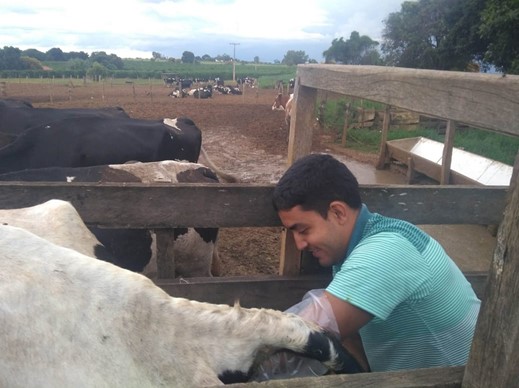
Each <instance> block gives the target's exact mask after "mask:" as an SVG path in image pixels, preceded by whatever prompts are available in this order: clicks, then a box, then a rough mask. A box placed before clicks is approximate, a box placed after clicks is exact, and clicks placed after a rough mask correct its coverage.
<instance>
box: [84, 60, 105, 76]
mask: <svg viewBox="0 0 519 388" xmlns="http://www.w3.org/2000/svg"><path fill="white" fill-rule="evenodd" d="M87 74H88V75H89V76H90V77H92V79H93V80H94V81H100V80H101V78H102V77H106V76H107V75H108V69H107V68H106V67H104V66H103V65H101V64H100V63H99V62H94V63H93V64H92V66H90V68H89V69H88V70H87Z"/></svg>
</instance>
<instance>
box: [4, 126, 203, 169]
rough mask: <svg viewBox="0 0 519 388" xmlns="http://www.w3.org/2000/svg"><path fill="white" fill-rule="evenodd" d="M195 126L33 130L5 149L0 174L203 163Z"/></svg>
mask: <svg viewBox="0 0 519 388" xmlns="http://www.w3.org/2000/svg"><path fill="white" fill-rule="evenodd" d="M201 142H202V135H201V132H200V130H199V129H198V127H196V125H192V126H189V127H188V128H187V129H186V130H182V131H178V130H174V129H172V128H170V127H168V126H167V125H165V124H164V123H163V122H162V121H159V120H136V119H126V118H98V117H80V118H74V119H65V120H61V121H58V122H54V123H49V124H45V125H42V126H39V127H33V128H30V129H28V130H26V131H24V132H23V133H22V134H21V135H20V136H19V137H18V138H17V139H16V141H15V142H13V143H11V144H9V145H7V146H6V147H3V148H1V149H0V172H1V173H5V172H10V171H18V170H23V169H34V168H43V167H85V166H96V165H104V164H122V163H125V162H128V161H140V162H153V161H159V160H168V159H177V160H187V161H190V162H196V161H198V156H199V153H200V148H201Z"/></svg>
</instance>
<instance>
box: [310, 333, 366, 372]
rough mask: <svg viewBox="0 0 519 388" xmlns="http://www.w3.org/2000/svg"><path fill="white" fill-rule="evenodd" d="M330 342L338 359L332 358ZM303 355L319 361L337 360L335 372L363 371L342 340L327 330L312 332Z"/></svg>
mask: <svg viewBox="0 0 519 388" xmlns="http://www.w3.org/2000/svg"><path fill="white" fill-rule="evenodd" d="M330 344H331V345H332V346H333V348H334V349H335V352H336V353H337V359H336V360H332V359H331V354H330ZM302 355H303V356H306V357H310V358H315V359H316V360H318V361H321V362H325V361H332V362H335V367H334V369H333V370H334V372H335V373H337V374H343V373H360V372H363V370H362V368H361V367H360V365H359V363H358V362H357V361H356V360H355V358H353V356H352V355H351V354H350V353H349V352H348V351H347V350H346V349H345V348H344V347H343V346H342V344H341V343H340V341H339V340H338V339H337V338H335V337H334V336H332V335H330V334H329V333H326V332H322V333H319V332H314V333H311V334H310V337H309V338H308V343H307V345H306V347H305V350H304V353H302Z"/></svg>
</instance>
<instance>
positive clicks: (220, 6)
mask: <svg viewBox="0 0 519 388" xmlns="http://www.w3.org/2000/svg"><path fill="white" fill-rule="evenodd" d="M402 2H403V0H309V1H305V0H294V1H292V0H285V1H282V0H281V1H280V0H261V1H259V0H257V1H251V0H125V1H113V0H104V1H100V0H90V1H81V2H79V1H76V0H45V1H41V0H17V1H12V0H0V15H2V22H1V23H0V47H4V46H13V47H18V48H20V49H22V50H25V49H28V48H35V49H38V50H40V51H47V50H49V49H50V48H53V47H59V48H61V49H62V50H63V51H65V52H69V51H85V52H87V53H88V54H90V53H91V52H92V51H106V52H107V53H108V54H112V53H113V54H116V55H118V56H120V57H122V58H151V53H152V52H153V51H156V52H159V53H161V54H163V55H165V56H167V57H174V58H180V57H181V56H182V53H183V52H184V51H191V52H193V53H194V54H195V55H197V56H202V55H204V54H208V55H210V56H212V57H214V56H216V55H219V54H228V55H230V56H232V55H233V50H234V47H235V49H236V58H237V59H241V60H248V61H251V60H253V59H254V57H255V56H258V57H259V59H260V61H262V62H272V61H274V60H282V59H283V56H284V55H285V53H286V52H287V51H288V50H302V51H305V53H306V54H307V55H308V56H309V57H310V58H311V59H315V60H317V61H318V62H320V61H322V60H323V58H322V52H323V51H325V50H326V49H328V48H329V47H330V46H331V42H332V40H333V39H334V38H340V37H344V38H345V39H348V38H349V36H350V34H351V32H352V31H358V32H359V33H360V34H361V35H368V36H369V37H371V38H372V39H374V40H378V41H380V40H381V35H382V30H383V27H384V24H383V20H384V19H385V18H386V17H387V16H388V15H389V13H391V12H398V11H400V5H401V3H402ZM230 43H239V45H236V46H233V45H231V44H230Z"/></svg>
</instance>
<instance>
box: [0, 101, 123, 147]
mask: <svg viewBox="0 0 519 388" xmlns="http://www.w3.org/2000/svg"><path fill="white" fill-rule="evenodd" d="M80 117H97V118H129V116H128V115H127V114H126V112H125V111H124V110H123V109H122V108H120V107H113V108H100V109H84V108H69V109H56V108H34V107H33V106H32V104H31V103H30V102H27V101H22V100H9V99H7V100H0V135H3V137H4V138H6V139H7V140H8V141H4V142H2V140H0V146H3V145H6V144H7V143H8V142H11V141H14V139H15V138H16V136H18V135H20V134H21V133H22V132H23V131H25V130H26V129H29V128H32V127H37V126H41V125H43V124H48V123H53V122H56V121H60V120H64V119H69V118H74V119H76V118H80Z"/></svg>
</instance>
